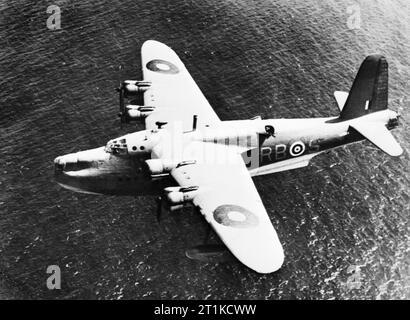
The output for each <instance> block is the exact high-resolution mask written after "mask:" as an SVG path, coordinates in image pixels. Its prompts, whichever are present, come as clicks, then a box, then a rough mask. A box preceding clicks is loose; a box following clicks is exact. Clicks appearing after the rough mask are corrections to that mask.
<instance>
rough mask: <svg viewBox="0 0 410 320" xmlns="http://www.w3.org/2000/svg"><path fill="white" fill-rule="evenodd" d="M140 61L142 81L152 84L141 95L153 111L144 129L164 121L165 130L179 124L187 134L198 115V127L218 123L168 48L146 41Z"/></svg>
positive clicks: (182, 65) (191, 80)
mask: <svg viewBox="0 0 410 320" xmlns="http://www.w3.org/2000/svg"><path fill="white" fill-rule="evenodd" d="M141 61H142V71H143V75H144V80H146V81H151V83H152V85H151V88H150V89H148V90H147V91H146V92H144V104H145V105H146V106H154V107H155V108H156V109H155V111H154V112H153V113H152V114H151V115H149V116H148V117H147V118H146V120H145V125H146V128H147V129H153V128H156V127H157V126H156V125H155V123H156V122H157V121H160V122H167V123H168V127H169V126H172V125H175V124H177V125H182V130H185V131H188V130H191V129H192V123H193V116H194V115H197V116H198V120H197V121H198V122H197V126H198V127H200V126H205V125H212V124H213V123H215V122H219V121H220V120H219V118H218V116H217V115H216V113H215V112H214V110H213V109H212V107H211V106H210V105H209V103H208V101H207V100H206V98H205V97H204V95H203V94H202V92H201V90H200V89H199V87H198V86H197V84H196V83H195V81H194V80H193V79H192V77H191V75H190V74H189V72H188V70H187V69H186V68H185V65H184V64H183V63H182V61H181V60H180V59H179V57H178V56H177V54H176V53H175V52H174V51H173V50H172V49H171V48H170V47H168V46H166V45H165V44H163V43H160V42H158V41H154V40H148V41H146V42H145V43H144V44H143V45H142V48H141Z"/></svg>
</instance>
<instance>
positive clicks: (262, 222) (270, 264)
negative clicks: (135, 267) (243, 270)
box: [171, 142, 284, 273]
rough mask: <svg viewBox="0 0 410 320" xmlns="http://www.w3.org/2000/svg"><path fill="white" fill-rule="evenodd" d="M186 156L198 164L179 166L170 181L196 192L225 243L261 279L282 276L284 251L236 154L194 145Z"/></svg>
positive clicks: (215, 146)
mask: <svg viewBox="0 0 410 320" xmlns="http://www.w3.org/2000/svg"><path fill="white" fill-rule="evenodd" d="M184 154H188V155H189V157H187V158H186V160H188V159H189V160H192V159H195V160H196V163H192V161H190V162H188V163H190V164H186V165H182V166H179V167H178V166H177V167H176V168H175V169H173V170H172V171H171V175H172V176H173V177H174V179H175V180H176V181H177V183H178V184H179V185H180V186H181V187H190V186H197V187H198V190H197V193H196V195H195V196H194V198H193V200H192V201H193V203H194V205H196V206H197V207H198V208H199V209H200V211H201V213H202V214H203V215H204V216H205V218H206V220H207V221H208V223H210V225H211V226H212V228H213V229H214V230H215V232H216V233H217V234H218V236H219V237H220V238H221V240H222V241H223V243H224V244H225V245H226V246H227V247H228V249H229V250H230V251H231V252H232V254H233V255H234V256H235V257H236V258H238V260H240V261H241V262H242V263H243V264H245V265H246V266H248V267H249V268H251V269H253V270H255V271H257V272H259V273H269V272H274V271H276V270H278V269H279V268H280V267H281V265H282V263H283V259H284V254H283V249H282V246H281V244H280V242H279V239H278V236H277V234H276V231H275V229H274V228H273V225H272V223H271V221H270V219H269V216H268V214H267V212H266V209H265V207H264V205H263V203H262V201H261V199H260V197H259V194H258V191H257V190H256V188H255V185H254V184H253V181H252V178H251V176H250V174H249V172H248V170H247V168H246V166H245V163H244V161H243V159H242V157H241V156H240V155H239V154H238V151H237V150H236V149H233V148H232V147H229V146H224V145H218V144H213V143H206V142H192V143H191V144H190V145H189V146H188V147H187V150H184ZM203 158H205V160H204V159H203Z"/></svg>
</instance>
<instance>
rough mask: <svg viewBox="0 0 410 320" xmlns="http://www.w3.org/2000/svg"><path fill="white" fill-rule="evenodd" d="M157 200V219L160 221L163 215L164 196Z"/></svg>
mask: <svg viewBox="0 0 410 320" xmlns="http://www.w3.org/2000/svg"><path fill="white" fill-rule="evenodd" d="M155 202H156V203H157V221H158V223H160V222H161V216H162V197H158V198H156V199H155Z"/></svg>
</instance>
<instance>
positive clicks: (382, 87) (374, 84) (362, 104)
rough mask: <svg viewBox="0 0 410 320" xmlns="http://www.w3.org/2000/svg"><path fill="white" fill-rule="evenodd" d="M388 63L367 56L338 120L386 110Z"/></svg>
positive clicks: (377, 56)
mask: <svg viewBox="0 0 410 320" xmlns="http://www.w3.org/2000/svg"><path fill="white" fill-rule="evenodd" d="M388 85H389V74H388V63H387V60H386V58H385V57H383V56H381V55H371V56H368V57H367V58H366V59H365V60H364V61H363V63H362V65H361V66H360V69H359V72H358V73H357V75H356V78H355V80H354V82H353V85H352V88H351V90H350V92H349V96H348V98H347V100H346V103H345V105H344V107H343V110H342V112H341V113H340V119H342V120H349V119H354V118H357V117H360V116H364V115H366V114H368V113H372V112H376V111H380V110H385V109H387V99H388Z"/></svg>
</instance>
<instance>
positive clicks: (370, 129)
mask: <svg viewBox="0 0 410 320" xmlns="http://www.w3.org/2000/svg"><path fill="white" fill-rule="evenodd" d="M351 127H352V128H353V129H355V130H356V131H358V132H359V133H360V134H361V135H362V136H364V137H365V138H366V139H368V140H369V141H370V142H371V143H373V144H374V145H375V146H376V147H378V148H380V149H381V150H382V151H384V152H386V153H387V154H388V155H390V156H393V157H398V156H400V155H401V154H402V153H403V149H402V148H401V147H400V145H399V144H398V143H397V141H396V139H394V137H393V135H392V134H391V133H390V131H389V130H388V129H387V128H386V126H385V125H383V124H381V123H374V122H358V123H356V124H352V125H351Z"/></svg>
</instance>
